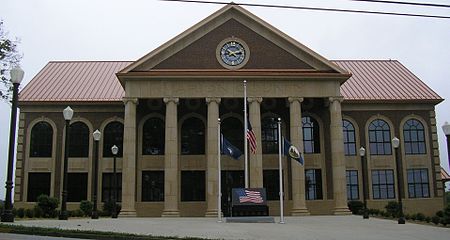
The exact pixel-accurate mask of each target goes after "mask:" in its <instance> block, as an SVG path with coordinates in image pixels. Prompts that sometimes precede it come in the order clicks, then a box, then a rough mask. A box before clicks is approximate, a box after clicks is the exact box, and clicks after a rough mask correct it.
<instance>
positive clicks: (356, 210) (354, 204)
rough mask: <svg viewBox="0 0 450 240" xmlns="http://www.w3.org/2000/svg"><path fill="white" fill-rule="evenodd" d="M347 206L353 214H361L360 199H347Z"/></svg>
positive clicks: (362, 204) (362, 206)
mask: <svg viewBox="0 0 450 240" xmlns="http://www.w3.org/2000/svg"><path fill="white" fill-rule="evenodd" d="M347 205H348V208H349V209H350V211H352V213H353V214H362V211H363V209H364V203H363V202H361V201H349V202H348V203H347Z"/></svg>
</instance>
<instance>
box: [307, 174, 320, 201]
mask: <svg viewBox="0 0 450 240" xmlns="http://www.w3.org/2000/svg"><path fill="white" fill-rule="evenodd" d="M305 189H306V191H305V193H306V200H317V199H322V198H323V197H322V172H321V170H320V169H306V170H305Z"/></svg>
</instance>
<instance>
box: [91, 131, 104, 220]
mask: <svg viewBox="0 0 450 240" xmlns="http://www.w3.org/2000/svg"><path fill="white" fill-rule="evenodd" d="M92 136H93V137H94V147H95V152H94V156H95V157H94V184H93V185H94V186H93V188H94V189H93V191H92V192H93V194H92V202H93V203H94V207H93V209H92V216H91V217H92V219H98V212H97V184H98V142H99V141H100V138H101V137H102V133H101V132H100V131H99V130H98V129H97V130H95V132H94V133H92Z"/></svg>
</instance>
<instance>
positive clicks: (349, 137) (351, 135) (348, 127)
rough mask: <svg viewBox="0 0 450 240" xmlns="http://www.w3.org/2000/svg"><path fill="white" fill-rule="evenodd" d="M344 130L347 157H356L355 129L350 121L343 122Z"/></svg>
mask: <svg viewBox="0 0 450 240" xmlns="http://www.w3.org/2000/svg"><path fill="white" fill-rule="evenodd" d="M342 129H343V131H344V151H345V155H346V156H355V155H356V138H355V127H354V126H353V124H352V123H351V122H350V121H348V120H345V119H344V120H342Z"/></svg>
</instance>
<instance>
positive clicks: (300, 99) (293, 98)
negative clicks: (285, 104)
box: [288, 97, 304, 103]
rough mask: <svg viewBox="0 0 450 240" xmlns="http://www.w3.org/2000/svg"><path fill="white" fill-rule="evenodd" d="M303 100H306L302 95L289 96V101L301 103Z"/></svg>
mask: <svg viewBox="0 0 450 240" xmlns="http://www.w3.org/2000/svg"><path fill="white" fill-rule="evenodd" d="M303 100H304V99H303V98H302V97H288V101H289V103H293V102H295V101H298V102H299V103H302V102H303Z"/></svg>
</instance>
